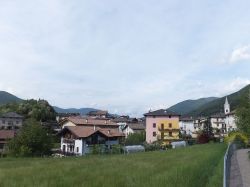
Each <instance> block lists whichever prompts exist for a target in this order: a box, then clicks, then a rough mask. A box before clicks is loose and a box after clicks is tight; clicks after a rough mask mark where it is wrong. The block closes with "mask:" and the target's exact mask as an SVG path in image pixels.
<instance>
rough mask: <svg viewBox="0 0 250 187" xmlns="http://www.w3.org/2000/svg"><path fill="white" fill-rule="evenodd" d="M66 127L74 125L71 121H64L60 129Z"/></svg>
mask: <svg viewBox="0 0 250 187" xmlns="http://www.w3.org/2000/svg"><path fill="white" fill-rule="evenodd" d="M66 126H71V127H72V126H73V127H74V126H76V125H75V124H74V123H72V122H71V121H66V122H65V123H64V124H63V126H62V128H64V127H66Z"/></svg>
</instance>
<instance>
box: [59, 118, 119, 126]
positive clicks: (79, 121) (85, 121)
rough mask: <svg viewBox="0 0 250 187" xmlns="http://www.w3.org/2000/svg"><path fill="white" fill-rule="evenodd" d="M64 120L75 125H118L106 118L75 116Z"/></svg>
mask: <svg viewBox="0 0 250 187" xmlns="http://www.w3.org/2000/svg"><path fill="white" fill-rule="evenodd" d="M65 121H71V122H72V123H74V124H76V125H104V126H118V125H117V124H116V123H115V122H112V121H110V120H107V119H94V118H83V117H80V116H76V117H68V118H66V119H65V120H64V121H62V123H63V122H65Z"/></svg>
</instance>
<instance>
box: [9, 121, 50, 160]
mask: <svg viewBox="0 0 250 187" xmlns="http://www.w3.org/2000/svg"><path fill="white" fill-rule="evenodd" d="M52 147H53V143H52V138H51V136H50V135H49V134H48V133H47V131H46V130H45V129H43V127H42V126H41V125H40V124H39V123H38V122H36V121H35V120H28V121H26V122H25V123H24V125H23V128H22V129H21V131H20V133H19V134H17V136H16V137H14V138H13V139H12V140H10V141H9V142H8V154H9V155H11V156H16V157H28V156H45V155H49V154H50V153H51V148H52Z"/></svg>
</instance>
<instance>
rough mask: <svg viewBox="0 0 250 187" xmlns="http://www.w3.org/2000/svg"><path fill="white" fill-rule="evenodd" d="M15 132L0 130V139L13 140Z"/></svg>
mask: <svg viewBox="0 0 250 187" xmlns="http://www.w3.org/2000/svg"><path fill="white" fill-rule="evenodd" d="M14 136H15V131H14V130H0V139H5V140H6V139H11V138H14Z"/></svg>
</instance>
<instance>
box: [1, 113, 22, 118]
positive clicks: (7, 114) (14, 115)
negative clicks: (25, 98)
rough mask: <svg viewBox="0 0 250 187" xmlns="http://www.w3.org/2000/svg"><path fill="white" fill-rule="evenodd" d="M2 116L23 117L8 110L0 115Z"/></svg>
mask: <svg viewBox="0 0 250 187" xmlns="http://www.w3.org/2000/svg"><path fill="white" fill-rule="evenodd" d="M1 117H2V118H23V116H21V115H19V114H17V113H15V112H8V113H5V114H2V115H1Z"/></svg>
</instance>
